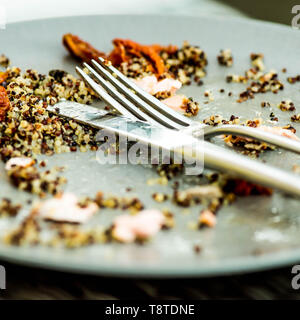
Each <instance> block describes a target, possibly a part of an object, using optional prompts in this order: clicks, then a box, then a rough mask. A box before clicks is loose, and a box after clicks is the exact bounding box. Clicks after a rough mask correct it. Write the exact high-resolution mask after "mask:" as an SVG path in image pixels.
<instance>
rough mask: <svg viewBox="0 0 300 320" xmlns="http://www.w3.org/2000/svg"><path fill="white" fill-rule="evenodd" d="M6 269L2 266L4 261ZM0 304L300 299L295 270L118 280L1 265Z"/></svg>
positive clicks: (6, 264)
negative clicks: (2, 286) (3, 276)
mask: <svg viewBox="0 0 300 320" xmlns="http://www.w3.org/2000/svg"><path fill="white" fill-rule="evenodd" d="M0 264H1V261H0ZM2 265H3V266H5V268H6V288H7V289H6V290H0V299H50V300H52V299H68V300H69V299H101V300H102V299H147V300H148V299H195V300H201V299H299V298H300V290H294V289H292V287H291V279H292V274H291V268H284V269H278V270H271V271H265V272H260V273H253V274H244V275H235V276H229V277H219V278H203V279H201V278H200V279H168V280H162V279H159V280H157V279H156V280H154V279H118V278H108V277H94V276H85V275H76V274H68V273H62V272H56V271H48V270H41V269H33V268H28V267H22V266H16V265H12V264H8V263H5V262H2Z"/></svg>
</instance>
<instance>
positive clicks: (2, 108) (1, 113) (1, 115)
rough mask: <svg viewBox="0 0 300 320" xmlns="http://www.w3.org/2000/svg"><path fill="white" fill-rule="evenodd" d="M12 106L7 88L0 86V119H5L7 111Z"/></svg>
mask: <svg viewBox="0 0 300 320" xmlns="http://www.w3.org/2000/svg"><path fill="white" fill-rule="evenodd" d="M10 108H11V106H10V101H9V98H8V95H7V92H6V89H5V88H4V87H2V86H0V121H4V119H5V116H6V113H7V111H8V110H10Z"/></svg>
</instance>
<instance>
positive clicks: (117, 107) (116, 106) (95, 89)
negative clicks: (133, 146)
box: [76, 67, 137, 120]
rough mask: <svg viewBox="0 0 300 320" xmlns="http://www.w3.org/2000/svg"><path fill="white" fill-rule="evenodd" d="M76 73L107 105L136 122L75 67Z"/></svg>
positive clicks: (130, 114)
mask: <svg viewBox="0 0 300 320" xmlns="http://www.w3.org/2000/svg"><path fill="white" fill-rule="evenodd" d="M76 71H77V73H78V74H79V75H80V76H81V77H82V78H83V80H84V81H85V82H86V83H87V84H88V85H89V86H90V87H91V88H92V89H93V90H94V91H95V92H96V93H97V94H98V96H99V97H100V98H101V99H102V100H104V101H105V102H106V103H107V104H108V105H110V106H111V107H113V108H115V109H116V110H118V111H119V112H120V113H121V114H123V115H124V116H126V117H128V118H131V119H134V120H137V117H136V116H134V115H133V114H132V113H130V112H129V111H128V110H127V109H125V108H124V107H123V106H122V105H121V104H120V103H118V102H117V101H116V100H115V99H113V98H112V97H111V96H110V95H109V94H108V93H107V92H106V91H105V90H103V88H101V87H100V86H99V84H98V83H96V82H95V81H94V80H93V79H92V78H91V77H89V76H88V75H87V74H86V73H85V72H84V71H83V70H81V69H80V68H79V67H76Z"/></svg>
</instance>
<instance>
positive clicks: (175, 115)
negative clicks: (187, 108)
mask: <svg viewBox="0 0 300 320" xmlns="http://www.w3.org/2000/svg"><path fill="white" fill-rule="evenodd" d="M99 62H100V65H101V66H102V67H103V68H104V69H106V70H107V71H109V72H110V73H111V74H112V75H113V76H114V78H115V79H116V78H118V80H119V81H120V82H121V83H122V84H124V85H125V86H126V87H128V88H129V89H131V90H133V91H134V92H135V93H136V95H138V96H139V97H140V98H141V99H143V100H144V101H145V102H147V103H148V104H149V105H150V106H152V107H153V108H156V109H157V110H158V111H159V112H161V113H163V114H164V115H166V116H167V117H169V118H170V119H172V120H173V121H175V122H177V123H179V124H181V125H182V126H185V127H188V126H190V125H191V121H190V120H189V119H188V118H187V117H185V116H184V115H182V114H180V113H179V112H177V111H174V110H172V109H171V108H169V107H167V106H166V105H165V104H163V103H162V102H160V101H159V100H158V99H156V98H155V97H153V96H151V95H150V94H149V93H147V92H146V91H144V90H142V89H141V88H139V87H138V86H137V85H136V84H135V83H134V82H133V81H131V80H129V79H128V78H127V77H126V76H124V75H123V74H122V73H121V72H120V71H119V70H118V69H116V68H115V67H114V66H112V65H111V64H110V63H107V61H106V60H105V59H103V58H101V57H99Z"/></svg>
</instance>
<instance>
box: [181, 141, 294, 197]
mask: <svg viewBox="0 0 300 320" xmlns="http://www.w3.org/2000/svg"><path fill="white" fill-rule="evenodd" d="M195 148H197V146H196V147H195V146H191V147H190V148H189V149H185V153H184V154H185V156H189V157H191V158H195V154H196V156H197V154H198V156H199V155H200V154H201V151H202V153H203V158H202V159H203V160H204V166H205V167H207V168H210V169H215V170H218V171H222V172H225V173H230V174H233V175H235V176H237V177H240V178H243V179H246V180H248V181H251V182H254V183H258V184H261V185H264V186H267V187H271V188H275V189H277V190H280V191H282V192H283V193H286V194H289V195H293V196H297V197H299V196H300V177H297V176H295V175H293V174H291V173H289V172H287V171H284V170H281V169H277V168H275V167H273V166H269V165H265V164H263V163H261V162H258V161H257V160H253V159H250V158H247V157H245V156H242V155H239V154H236V153H234V152H231V151H228V150H226V149H224V148H220V147H218V146H216V145H213V144H212V143H210V142H206V141H204V142H203V145H202V148H203V150H201V151H200V152H199V150H198V152H197V150H195ZM199 160H200V156H199Z"/></svg>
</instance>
